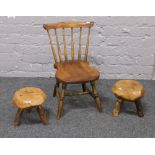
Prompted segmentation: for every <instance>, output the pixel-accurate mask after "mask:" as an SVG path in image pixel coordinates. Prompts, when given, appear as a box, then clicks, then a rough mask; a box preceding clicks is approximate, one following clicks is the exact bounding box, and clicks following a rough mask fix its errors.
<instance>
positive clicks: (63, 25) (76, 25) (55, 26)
mask: <svg viewBox="0 0 155 155" xmlns="http://www.w3.org/2000/svg"><path fill="white" fill-rule="evenodd" d="M93 25H94V22H59V23H49V24H44V25H43V27H44V29H45V30H50V29H61V28H80V27H82V28H91V27H93Z"/></svg>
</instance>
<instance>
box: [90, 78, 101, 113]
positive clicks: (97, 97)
mask: <svg viewBox="0 0 155 155" xmlns="http://www.w3.org/2000/svg"><path fill="white" fill-rule="evenodd" d="M91 86H92V93H93V96H94V99H95V103H96V106H97V109H98V110H99V112H102V105H101V101H100V98H99V95H98V93H97V89H96V84H95V82H94V81H93V82H91Z"/></svg>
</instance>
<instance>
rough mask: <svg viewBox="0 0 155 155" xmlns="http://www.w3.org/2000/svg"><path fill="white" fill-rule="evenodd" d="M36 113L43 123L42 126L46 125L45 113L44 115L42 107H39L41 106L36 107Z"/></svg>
mask: <svg viewBox="0 0 155 155" xmlns="http://www.w3.org/2000/svg"><path fill="white" fill-rule="evenodd" d="M37 111H38V114H39V117H40V120H41V121H42V122H43V124H44V125H48V120H47V117H46V113H45V110H44V108H43V106H41V105H40V106H38V107H37Z"/></svg>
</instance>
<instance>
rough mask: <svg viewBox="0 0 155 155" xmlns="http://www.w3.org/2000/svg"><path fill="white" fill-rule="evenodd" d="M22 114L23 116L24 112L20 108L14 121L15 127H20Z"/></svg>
mask: <svg viewBox="0 0 155 155" xmlns="http://www.w3.org/2000/svg"><path fill="white" fill-rule="evenodd" d="M22 114H23V110H22V109H19V108H18V110H17V113H16V117H15V120H14V127H17V126H19V125H20V123H21V117H22Z"/></svg>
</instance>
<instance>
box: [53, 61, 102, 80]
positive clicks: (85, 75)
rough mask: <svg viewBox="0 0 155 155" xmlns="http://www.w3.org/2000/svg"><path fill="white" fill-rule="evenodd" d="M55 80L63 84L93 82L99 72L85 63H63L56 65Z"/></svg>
mask: <svg viewBox="0 0 155 155" xmlns="http://www.w3.org/2000/svg"><path fill="white" fill-rule="evenodd" d="M56 68H57V72H56V79H57V80H59V81H61V82H63V83H81V82H84V83H85V82H90V81H95V80H97V79H98V78H99V75H100V73H99V71H98V70H97V69H95V68H93V67H91V66H90V65H89V64H88V62H85V61H65V62H61V63H59V64H58V66H57V67H56Z"/></svg>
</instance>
